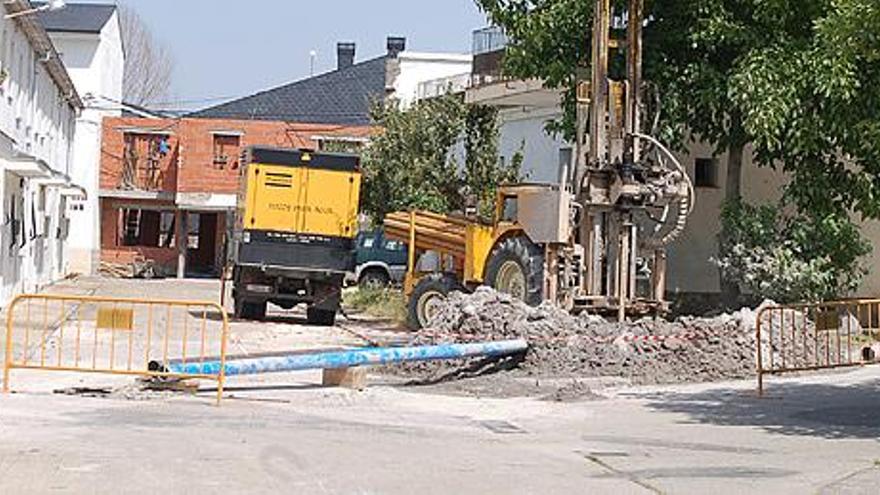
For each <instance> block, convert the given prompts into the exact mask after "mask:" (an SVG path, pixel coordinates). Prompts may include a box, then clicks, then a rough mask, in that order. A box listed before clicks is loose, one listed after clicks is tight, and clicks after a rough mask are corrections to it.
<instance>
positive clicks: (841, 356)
mask: <svg viewBox="0 0 880 495" xmlns="http://www.w3.org/2000/svg"><path fill="white" fill-rule="evenodd" d="M878 327H880V299H868V300H853V301H837V302H825V303H816V304H793V305H785V306H769V307H765V308H763V309H762V310H761V311H759V312H758V315H757V322H756V324H755V332H756V335H755V342H756V344H755V345H756V367H757V377H758V393H759V394H763V393H764V376H765V375H779V374H783V373H795V372H805V371H816V370H825V369H835V368H848V367H856V366H864V365H867V364H876V363H880V361H878V360H877V356H876V355H875V353H874V352H873V351H872V350H869V349H870V348H871V346H872V345H874V344H875V343H876V342H877V338H878V334H880V329H878Z"/></svg>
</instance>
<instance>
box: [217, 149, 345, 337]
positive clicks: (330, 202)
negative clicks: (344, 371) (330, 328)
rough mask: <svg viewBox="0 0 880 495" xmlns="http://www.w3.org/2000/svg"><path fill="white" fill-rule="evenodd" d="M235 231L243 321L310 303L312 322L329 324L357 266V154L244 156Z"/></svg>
mask: <svg viewBox="0 0 880 495" xmlns="http://www.w3.org/2000/svg"><path fill="white" fill-rule="evenodd" d="M242 164H243V165H242V168H241V174H242V177H241V190H240V192H239V197H238V212H237V215H236V229H235V266H234V270H233V281H234V282H233V283H234V285H233V298H234V300H235V315H236V317H238V318H250V319H262V318H263V317H265V315H266V305H267V303H269V302H271V303H273V304H275V305H278V306H280V307H282V308H285V309H289V308H292V307H293V306H295V305H297V304H300V303H306V304H308V305H309V307H308V319H309V322H310V323H313V324H320V325H332V324H333V322H334V321H335V317H336V312H337V311H338V309H339V303H340V299H341V291H342V282H343V278H344V276H345V273H346V272H348V271H351V270H353V269H354V237H355V235H356V234H357V219H358V203H359V200H360V186H361V173H360V159H359V158H358V157H357V156H356V155H348V154H339V153H323V152H313V151H309V150H299V149H279V148H268V147H261V146H255V147H250V148H248V149H247V150H246V151H245V152H244V157H243V160H242Z"/></svg>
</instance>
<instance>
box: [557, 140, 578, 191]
mask: <svg viewBox="0 0 880 495" xmlns="http://www.w3.org/2000/svg"><path fill="white" fill-rule="evenodd" d="M573 154H574V153H573V152H572V149H571V148H560V149H559V173H558V174H557V176H558V177H557V179H558V180H559V183H560V184H565V183H567V182H568V176H569V175H571V168H572V166H571V159H572V156H573Z"/></svg>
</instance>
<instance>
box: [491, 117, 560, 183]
mask: <svg viewBox="0 0 880 495" xmlns="http://www.w3.org/2000/svg"><path fill="white" fill-rule="evenodd" d="M559 116H560V114H559V111H558V110H556V109H553V110H549V111H548V110H546V109H543V110H542V109H531V110H529V109H505V110H501V111H500V112H499V119H500V124H499V138H498V151H499V155H500V156H501V157H502V158H503V159H504V160H505V163H510V162H511V160H512V159H513V157H514V156H515V155H516V154H517V153H520V152H521V153H522V155H523V164H522V173H523V175H524V178H525V180H526V181H528V182H543V183H557V182H559V178H560V150H562V149H570V148H571V145H569V144H568V143H566V142H565V140H563V139H562V137H561V136H553V135H550V134H548V133H547V132H546V131H545V127H546V125H547V122H548V121H550V120H554V119H556V118H558V117H559Z"/></svg>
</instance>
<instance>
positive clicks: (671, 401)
mask: <svg viewBox="0 0 880 495" xmlns="http://www.w3.org/2000/svg"><path fill="white" fill-rule="evenodd" d="M88 284H93V285H94V287H93V288H94V290H95V292H96V293H98V294H114V295H122V294H121V293H126V292H134V291H138V290H139V291H143V292H144V293H147V294H150V293H153V294H155V293H160V292H161V293H163V295H166V297H169V296H170V295H173V294H176V293H177V292H178V291H179V292H181V293H182V294H184V295H187V296H189V297H191V298H199V296H206V295H208V294H210V293H212V292H213V291H214V287H213V286H212V285H211V283H210V282H188V283H186V284H178V283H171V282H150V283H149V284H150V285H149V287H146V286H145V285H137V284H131V283H129V282H105V281H95V280H85V281H80V282H77V283H76V284H73V285H72V286H70V287H67V288H64V287H62V288H59V289H58V290H62V291H63V290H69V291H77V290H81V289H83V287H85V286H87V285H88ZM90 290H91V289H90ZM129 295H136V294H129ZM284 318H286V316H284V315H281V316H279V317H278V319H277V320H276V321H275V322H274V323H271V324H268V325H260V324H251V323H245V324H238V323H236V324H234V325H233V335H234V337H236V338H237V339H238V341H237V342H238V345H240V346H241V348H242V349H244V350H245V351H254V350H257V349H271V348H274V347H277V346H290V345H299V346H307V347H314V346H323V345H326V346H335V345H339V344H340V342H343V343H344V342H345V341H346V339H356V337H354V336H352V335H351V334H350V333H349V332H346V331H344V330H341V329H336V330H333V329H331V330H327V329H313V328H308V327H303V326H301V325H296V324H295V323H296V322H294V321H286V320H285V319H284ZM13 379H14V381H13V384H14V385H15V386H14V389H15V390H16V391H17V393H15V394H11V395H8V396H4V397H0V493H17V494H27V493H96V494H103V493H108V494H110V493H113V494H116V493H149V494H156V493H163V494H166V493H167V494H171V493H217V492H222V493H343V494H347V493H364V494H367V493H369V494H374V493H375V494H382V493H389V494H396V493H401V494H404V493H405V494H409V493H480V494H482V493H540V494H542V495H543V494H548V493H700V494H704V493H713V494H723V493H798V494H800V493H877V491H878V489H877V486H878V483H880V443H878V438H880V415H878V410H880V394H878V391H880V367H872V368H864V369H860V370H856V371H851V372H847V373H834V374H827V375H813V376H809V377H796V378H785V379H772V380H770V382H769V384H768V392H769V393H768V396H767V397H765V398H757V397H755V395H754V393H753V387H754V384H753V383H751V382H738V383H723V384H704V385H693V386H674V387H651V388H631V387H618V388H613V389H604V390H601V391H600V396H601V397H600V398H597V399H595V400H589V401H583V402H575V403H554V402H545V401H539V400H535V399H527V398H515V399H478V398H467V397H451V396H445V395H440V394H439V393H437V392H436V391H435V390H432V389H427V390H425V389H412V388H406V387H395V386H388V385H376V386H371V387H369V388H367V389H366V390H365V391H362V392H355V391H350V390H342V389H327V388H321V387H319V386H318V385H317V384H318V383H319V381H320V375H319V374H318V373H309V372H306V373H291V374H279V375H271V376H262V377H249V378H236V379H233V380H230V382H229V384H228V385H229V390H228V392H227V396H226V399H225V400H224V402H223V404H222V405H221V406H220V407H216V406H214V405H213V401H212V398H213V394H212V393H211V390H210V389H209V388H210V385H209V384H206V389H205V390H202V391H201V392H200V393H199V394H198V395H196V396H177V395H174V396H169V395H148V396H142V395H135V396H133V397H130V398H128V399H126V398H121V397H108V398H92V397H79V396H62V395H57V394H52V393H51V390H53V389H54V388H58V387H63V386H71V385H83V384H88V385H90V386H93V385H96V384H101V383H110V381H111V380H110V379H107V378H105V377H101V376H98V377H82V376H78V375H66V374H54V373H45V372H32V371H25V370H22V371H16V372H15V374H14V376H13ZM125 380H128V381H130V379H127V378H126V379H125ZM114 383H116V382H115V381H114Z"/></svg>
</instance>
